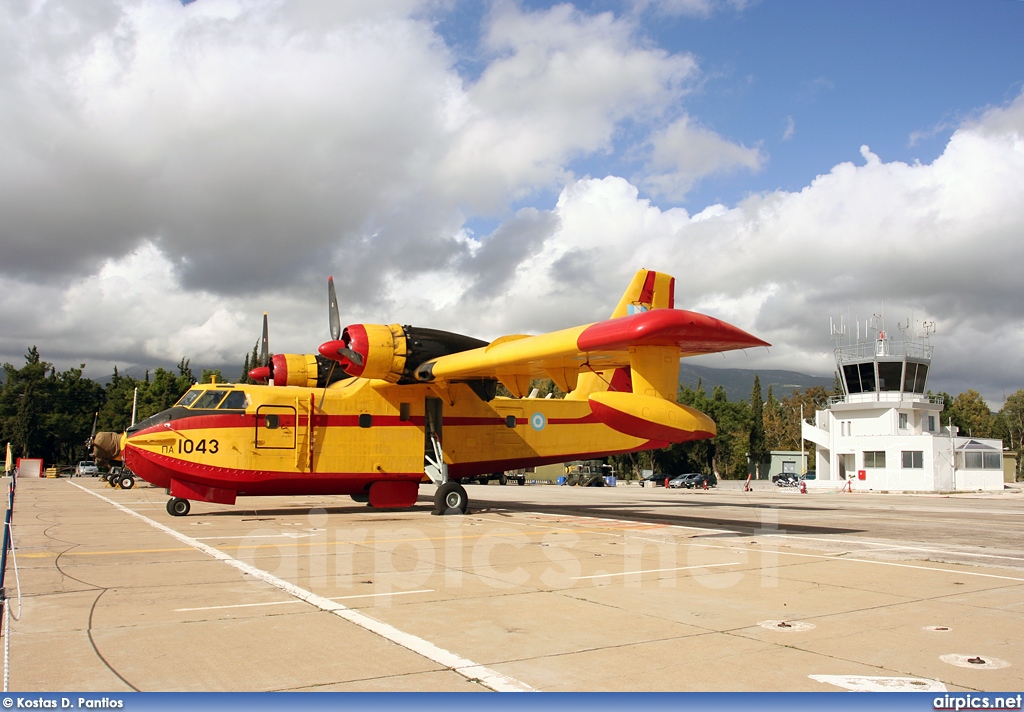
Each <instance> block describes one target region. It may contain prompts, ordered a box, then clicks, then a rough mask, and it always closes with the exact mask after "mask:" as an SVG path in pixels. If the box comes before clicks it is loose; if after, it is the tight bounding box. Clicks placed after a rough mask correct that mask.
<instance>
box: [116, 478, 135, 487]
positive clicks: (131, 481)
mask: <svg viewBox="0 0 1024 712" xmlns="http://www.w3.org/2000/svg"><path fill="white" fill-rule="evenodd" d="M118 483H119V484H120V485H121V489H131V488H132V487H134V486H135V478H134V477H132V476H131V475H121V479H120V480H119V481H118Z"/></svg>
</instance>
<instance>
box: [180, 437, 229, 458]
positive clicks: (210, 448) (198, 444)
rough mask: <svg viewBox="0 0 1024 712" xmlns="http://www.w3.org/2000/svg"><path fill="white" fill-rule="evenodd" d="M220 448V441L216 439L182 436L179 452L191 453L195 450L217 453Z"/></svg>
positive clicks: (211, 453)
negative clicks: (193, 438) (191, 438)
mask: <svg viewBox="0 0 1024 712" xmlns="http://www.w3.org/2000/svg"><path fill="white" fill-rule="evenodd" d="M219 450H220V443H219V442H217V441H216V440H214V439H212V438H211V439H210V440H207V439H206V438H203V439H202V440H190V439H189V438H182V439H181V440H179V441H178V454H179V455H182V454H184V455H191V454H192V453H194V452H204V453H206V454H207V455H216V454H217V452H218V451H219Z"/></svg>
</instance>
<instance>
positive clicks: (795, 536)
mask: <svg viewBox="0 0 1024 712" xmlns="http://www.w3.org/2000/svg"><path fill="white" fill-rule="evenodd" d="M764 536H770V537H776V538H779V539H796V540H798V541H800V540H804V541H826V542H830V543H835V544H859V545H861V546H877V547H886V548H891V549H902V550H904V551H924V552H931V553H939V554H959V555H960V556H978V557H984V558H986V559H1010V560H1011V561H1024V556H1002V555H1000V554H982V553H981V552H974V551H964V550H963V549H953V548H950V547H948V546H944V547H941V548H939V547H927V546H906V545H905V544H893V543H891V542H874V541H862V540H858V539H826V538H824V537H815V536H803V535H800V534H765V535H764Z"/></svg>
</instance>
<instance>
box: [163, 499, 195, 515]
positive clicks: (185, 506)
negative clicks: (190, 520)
mask: <svg viewBox="0 0 1024 712" xmlns="http://www.w3.org/2000/svg"><path fill="white" fill-rule="evenodd" d="M190 509H192V505H191V504H189V501H188V500H187V499H182V498H181V497H172V498H171V499H169V500H167V513H168V514H170V515H171V516H172V517H184V516H185V515H186V514H188V511H189V510H190Z"/></svg>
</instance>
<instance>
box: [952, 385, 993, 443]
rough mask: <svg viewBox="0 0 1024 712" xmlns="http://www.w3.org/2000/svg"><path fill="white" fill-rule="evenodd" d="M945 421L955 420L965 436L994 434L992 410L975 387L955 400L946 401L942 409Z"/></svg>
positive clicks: (976, 436) (985, 436) (977, 436)
mask: <svg viewBox="0 0 1024 712" xmlns="http://www.w3.org/2000/svg"><path fill="white" fill-rule="evenodd" d="M942 420H943V422H948V421H949V420H952V421H953V425H955V426H956V427H958V428H959V429H960V433H959V434H960V435H961V436H964V437H974V438H988V437H992V436H993V426H994V425H995V423H994V419H993V417H992V411H991V410H990V409H989V407H988V404H987V403H985V399H983V398H982V397H981V394H980V393H978V392H977V391H976V390H974V389H973V388H970V389H968V390H967V392H966V393H961V394H960V395H958V396H957V397H956V398H954V399H953V402H952V403H950V402H949V400H946V401H945V408H944V409H943V411H942Z"/></svg>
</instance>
